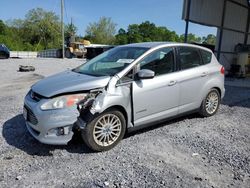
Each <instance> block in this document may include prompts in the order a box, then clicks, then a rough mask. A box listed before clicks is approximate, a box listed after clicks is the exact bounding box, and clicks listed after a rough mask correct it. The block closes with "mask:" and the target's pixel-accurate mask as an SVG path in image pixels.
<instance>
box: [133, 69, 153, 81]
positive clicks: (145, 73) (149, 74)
mask: <svg viewBox="0 0 250 188" xmlns="http://www.w3.org/2000/svg"><path fill="white" fill-rule="evenodd" d="M137 76H138V78H139V79H152V78H154V76H155V72H154V71H152V70H149V69H142V70H140V71H139V72H138V73H137Z"/></svg>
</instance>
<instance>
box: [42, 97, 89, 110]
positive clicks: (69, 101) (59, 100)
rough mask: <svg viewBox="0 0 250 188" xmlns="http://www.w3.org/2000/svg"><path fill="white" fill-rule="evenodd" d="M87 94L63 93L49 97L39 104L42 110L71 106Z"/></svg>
mask: <svg viewBox="0 0 250 188" xmlns="http://www.w3.org/2000/svg"><path fill="white" fill-rule="evenodd" d="M87 95H88V94H74V95H64V96H59V97H55V98H53V99H50V100H49V101H47V102H45V103H44V104H42V105H41V109H42V110H54V109H62V108H68V107H72V106H74V105H76V104H78V103H79V102H80V101H82V100H84V99H85V97H86V96H87Z"/></svg>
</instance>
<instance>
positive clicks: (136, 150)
mask: <svg viewBox="0 0 250 188" xmlns="http://www.w3.org/2000/svg"><path fill="white" fill-rule="evenodd" d="M82 62H83V60H79V59H71V60H59V59H35V60H34V59H33V60H27V59H9V60H0V65H1V67H0V112H1V113H0V125H1V126H0V132H1V133H2V134H1V135H0V187H250V186H249V185H250V136H249V132H250V89H246V88H237V87H226V89H227V93H226V96H225V98H224V100H223V104H222V105H221V107H220V109H219V111H218V113H217V114H216V115H215V116H213V117H209V118H201V117H199V116H198V115H190V116H186V117H182V118H179V119H176V120H174V121H170V122H166V123H163V124H160V125H156V126H154V127H153V128H152V127H151V128H147V129H144V130H141V131H138V132H135V133H132V134H130V135H127V136H126V138H125V139H123V140H122V141H121V143H119V144H118V146H116V147H115V148H114V149H112V150H110V151H107V152H102V153H92V152H91V151H90V150H89V149H87V148H86V146H85V145H84V144H83V143H82V141H81V139H80V138H79V137H77V136H75V138H74V139H73V141H72V142H70V143H69V144H68V145H67V146H49V145H44V144H40V143H39V142H37V141H36V140H35V139H34V138H32V137H31V136H30V134H29V133H28V132H27V130H26V128H25V124H24V119H23V117H22V115H21V113H22V106H23V98H24V95H25V94H26V92H27V91H28V90H29V88H30V86H31V85H32V84H33V83H34V82H36V81H37V80H39V79H41V78H43V77H44V76H48V75H51V74H53V73H56V72H59V71H62V70H65V69H67V68H72V67H76V66H78V65H80V64H81V63H82ZM19 65H33V66H35V68H36V71H35V72H29V73H28V72H26V73H23V72H17V70H18V66H19Z"/></svg>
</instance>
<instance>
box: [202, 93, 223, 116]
mask: <svg viewBox="0 0 250 188" xmlns="http://www.w3.org/2000/svg"><path fill="white" fill-rule="evenodd" d="M219 106H220V94H219V92H218V90H217V89H212V90H210V91H209V93H208V94H207V96H206V97H205V99H203V101H202V104H201V108H200V114H201V115H202V116H204V117H209V116H212V115H214V114H215V113H216V112H217V110H218V109H219Z"/></svg>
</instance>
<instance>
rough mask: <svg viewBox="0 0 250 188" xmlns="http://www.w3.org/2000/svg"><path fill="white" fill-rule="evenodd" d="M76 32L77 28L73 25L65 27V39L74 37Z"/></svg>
mask: <svg viewBox="0 0 250 188" xmlns="http://www.w3.org/2000/svg"><path fill="white" fill-rule="evenodd" d="M76 32H77V27H76V26H75V25H74V24H73V23H70V24H67V25H65V37H70V36H74V35H75V34H76Z"/></svg>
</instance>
